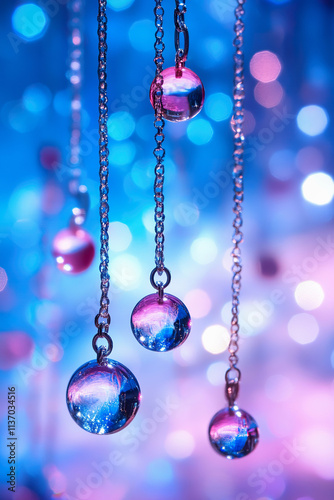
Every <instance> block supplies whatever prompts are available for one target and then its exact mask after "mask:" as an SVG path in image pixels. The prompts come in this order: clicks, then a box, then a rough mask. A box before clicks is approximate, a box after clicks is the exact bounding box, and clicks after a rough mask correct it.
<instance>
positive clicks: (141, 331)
mask: <svg viewBox="0 0 334 500" xmlns="http://www.w3.org/2000/svg"><path fill="white" fill-rule="evenodd" d="M131 328H132V332H133V334H134V336H135V337H136V339H137V340H138V342H139V343H140V344H141V345H142V346H143V347H146V349H149V350H151V351H158V352H164V351H170V350H171V349H174V348H175V347H178V346H180V345H181V344H183V342H184V341H185V340H186V339H187V338H188V336H189V333H190V328H191V319H190V314H189V311H188V309H187V308H186V306H185V305H184V304H183V302H182V301H181V300H180V299H178V298H177V297H174V295H170V294H169V293H165V294H164V296H163V299H160V298H159V294H158V293H152V294H151V295H147V296H146V297H144V298H143V299H142V300H141V301H139V302H138V304H137V305H136V306H135V308H134V310H133V311H132V315H131Z"/></svg>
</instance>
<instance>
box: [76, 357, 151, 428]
mask: <svg viewBox="0 0 334 500" xmlns="http://www.w3.org/2000/svg"><path fill="white" fill-rule="evenodd" d="M140 398H141V395H140V387H139V384H138V382H137V379H136V377H135V376H134V375H133V373H132V372H130V370H129V369H128V368H126V367H125V366H124V365H122V364H121V363H118V362H117V361H114V360H111V359H106V360H105V361H103V363H102V365H99V364H98V362H97V361H95V360H93V361H89V362H88V363H85V364H84V365H82V366H80V368H79V369H78V370H77V371H76V372H74V374H73V375H72V378H71V380H70V381H69V383H68V387H67V407H68V410H69V412H70V414H71V417H72V418H73V420H74V421H75V422H76V423H77V424H78V425H80V427H82V428H83V429H85V431H88V432H92V433H94V434H113V433H114V432H117V431H119V430H121V429H123V428H124V427H126V426H127V425H128V424H129V423H130V422H131V421H132V420H133V418H134V416H135V415H136V413H137V411H138V408H139V404H140Z"/></svg>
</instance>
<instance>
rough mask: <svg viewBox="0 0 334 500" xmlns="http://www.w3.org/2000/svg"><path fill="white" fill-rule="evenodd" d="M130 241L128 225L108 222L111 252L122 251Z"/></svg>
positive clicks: (130, 235)
mask: <svg viewBox="0 0 334 500" xmlns="http://www.w3.org/2000/svg"><path fill="white" fill-rule="evenodd" d="M131 241H132V234H131V231H130V229H129V227H128V226H127V225H126V224H123V222H117V221H115V222H111V223H110V224H109V248H110V250H111V251H112V252H124V250H126V249H127V248H128V247H129V245H130V243H131Z"/></svg>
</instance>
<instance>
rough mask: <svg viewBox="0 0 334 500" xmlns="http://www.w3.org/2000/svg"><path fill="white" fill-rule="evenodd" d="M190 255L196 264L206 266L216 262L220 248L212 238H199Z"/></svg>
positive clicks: (194, 242)
mask: <svg viewBox="0 0 334 500" xmlns="http://www.w3.org/2000/svg"><path fill="white" fill-rule="evenodd" d="M190 253H191V256H192V258H193V260H194V261H195V262H197V263H198V264H202V265H203V266H205V265H207V264H210V263H211V262H213V261H214V260H215V258H216V257H217V253H218V248H217V245H216V243H215V242H214V241H213V239H211V238H206V237H203V238H197V239H196V240H194V241H193V242H192V244H191V247H190Z"/></svg>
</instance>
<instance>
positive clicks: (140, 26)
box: [129, 19, 155, 79]
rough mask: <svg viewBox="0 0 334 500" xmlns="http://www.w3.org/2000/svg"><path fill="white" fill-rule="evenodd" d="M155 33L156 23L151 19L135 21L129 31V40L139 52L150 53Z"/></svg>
mask: <svg viewBox="0 0 334 500" xmlns="http://www.w3.org/2000/svg"><path fill="white" fill-rule="evenodd" d="M154 33H155V26H154V22H153V21H151V20H150V19H141V20H140V21H135V22H134V23H133V24H132V25H131V26H130V29H129V39H130V43H131V45H132V47H133V48H134V49H135V50H138V51H139V52H150V51H151V50H152V37H154ZM152 79H153V78H152Z"/></svg>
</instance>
